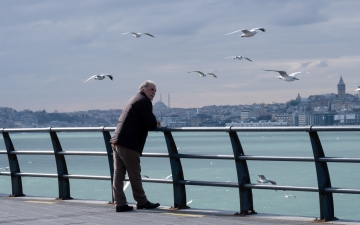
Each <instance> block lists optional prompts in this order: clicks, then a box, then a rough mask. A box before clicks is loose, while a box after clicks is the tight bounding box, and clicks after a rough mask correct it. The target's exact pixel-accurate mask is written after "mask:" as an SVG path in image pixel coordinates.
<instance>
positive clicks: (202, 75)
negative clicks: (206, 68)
mask: <svg viewBox="0 0 360 225" xmlns="http://www.w3.org/2000/svg"><path fill="white" fill-rule="evenodd" d="M192 72H195V73H197V74H198V75H199V76H200V77H206V75H210V76H213V77H215V78H217V76H216V75H215V74H213V73H203V72H201V71H190V72H188V73H192Z"/></svg>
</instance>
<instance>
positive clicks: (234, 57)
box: [224, 55, 252, 62]
mask: <svg viewBox="0 0 360 225" xmlns="http://www.w3.org/2000/svg"><path fill="white" fill-rule="evenodd" d="M224 59H238V60H241V59H247V60H249V61H250V62H252V60H251V59H249V58H247V57H245V56H242V55H235V56H229V57H225V58H224Z"/></svg>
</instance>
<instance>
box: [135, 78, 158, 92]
mask: <svg viewBox="0 0 360 225" xmlns="http://www.w3.org/2000/svg"><path fill="white" fill-rule="evenodd" d="M149 84H153V85H155V86H156V84H155V82H154V81H152V80H146V81H144V82H143V83H142V84H140V87H139V92H141V91H142V90H141V89H143V88H147V87H148V86H149Z"/></svg>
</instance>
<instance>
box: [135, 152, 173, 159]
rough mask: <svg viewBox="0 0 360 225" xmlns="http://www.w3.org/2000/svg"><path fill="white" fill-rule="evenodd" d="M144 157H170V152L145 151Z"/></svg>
mask: <svg viewBox="0 0 360 225" xmlns="http://www.w3.org/2000/svg"><path fill="white" fill-rule="evenodd" d="M142 157H159V158H161V157H165V158H167V157H169V154H168V153H143V154H142Z"/></svg>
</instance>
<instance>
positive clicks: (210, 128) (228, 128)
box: [154, 127, 230, 132]
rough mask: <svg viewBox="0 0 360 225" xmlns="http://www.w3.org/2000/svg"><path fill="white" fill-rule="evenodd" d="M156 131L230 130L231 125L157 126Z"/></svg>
mask: <svg viewBox="0 0 360 225" xmlns="http://www.w3.org/2000/svg"><path fill="white" fill-rule="evenodd" d="M154 131H171V132H177V131H181V132H185V131H196V132H202V131H203V132H210V131H216V132H220V131H223V132H224V131H230V127H161V128H155V129H154Z"/></svg>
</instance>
